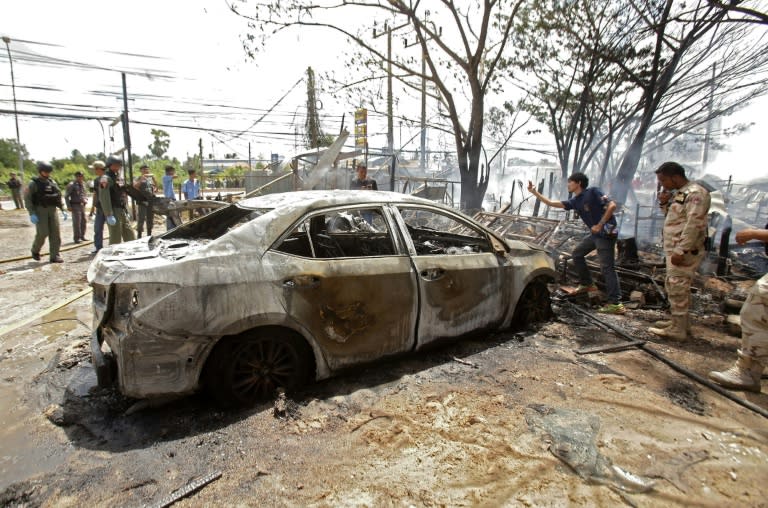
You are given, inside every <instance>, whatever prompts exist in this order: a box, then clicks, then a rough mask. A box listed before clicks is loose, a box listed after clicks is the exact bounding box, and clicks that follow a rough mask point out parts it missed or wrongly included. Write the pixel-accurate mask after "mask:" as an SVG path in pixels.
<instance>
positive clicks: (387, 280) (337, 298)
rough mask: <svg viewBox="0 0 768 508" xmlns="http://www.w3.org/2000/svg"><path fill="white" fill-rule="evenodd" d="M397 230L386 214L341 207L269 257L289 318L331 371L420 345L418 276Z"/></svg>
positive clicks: (308, 223)
mask: <svg viewBox="0 0 768 508" xmlns="http://www.w3.org/2000/svg"><path fill="white" fill-rule="evenodd" d="M392 231H393V229H392V221H391V219H390V218H387V216H386V215H385V214H384V210H383V209H382V208H379V207H371V206H368V207H346V208H335V209H332V210H324V211H321V212H315V213H312V214H309V215H307V216H306V217H304V218H303V219H302V220H301V221H300V222H299V223H298V224H297V225H296V226H295V227H293V228H292V229H291V230H290V231H289V232H288V233H287V234H286V235H284V236H283V237H282V238H281V239H280V240H279V241H278V242H277V243H276V245H275V247H274V248H273V249H271V252H270V253H269V255H270V256H271V257H272V260H271V261H270V265H273V266H274V269H276V270H279V271H280V273H279V280H280V281H282V282H281V283H282V286H283V294H284V298H285V306H286V311H287V314H288V315H289V316H290V317H291V319H293V320H295V321H296V323H297V324H298V325H299V326H301V327H302V328H304V329H305V330H306V331H307V333H308V334H310V335H311V336H312V337H314V339H315V341H316V344H317V345H318V346H319V347H320V349H321V350H322V352H323V354H324V356H325V358H326V361H327V363H328V366H329V367H330V368H331V369H337V368H340V367H345V366H349V365H353V364H356V363H361V362H365V361H368V360H373V359H376V358H380V357H382V356H386V355H390V354H394V353H399V352H403V351H408V350H410V349H412V348H413V347H414V343H415V329H416V313H417V296H416V285H417V284H416V277H415V274H414V273H413V269H412V267H411V262H410V259H409V256H408V254H407V250H406V249H405V247H404V245H403V242H402V240H401V239H400V238H399V237H398V236H397V235H393V234H392ZM274 256H277V257H282V258H283V259H281V260H277V259H274ZM275 280H278V279H277V277H275Z"/></svg>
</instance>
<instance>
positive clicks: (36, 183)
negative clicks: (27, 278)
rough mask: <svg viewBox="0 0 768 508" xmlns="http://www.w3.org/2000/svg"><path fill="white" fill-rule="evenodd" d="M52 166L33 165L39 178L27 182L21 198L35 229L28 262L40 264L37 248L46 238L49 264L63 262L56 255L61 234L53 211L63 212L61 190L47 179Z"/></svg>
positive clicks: (57, 219) (40, 163)
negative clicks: (32, 261) (30, 258)
mask: <svg viewBox="0 0 768 508" xmlns="http://www.w3.org/2000/svg"><path fill="white" fill-rule="evenodd" d="M51 171H53V167H52V166H51V165H50V164H49V163H47V162H44V161H39V162H38V163H37V172H38V174H39V176H38V177H37V178H33V179H32V181H30V182H29V186H28V187H27V192H26V193H25V195H24V204H25V205H26V206H27V211H28V212H29V220H30V221H31V222H32V224H34V225H35V227H36V228H37V233H36V234H35V240H34V241H33V242H32V259H34V260H36V261H40V248H41V247H42V246H43V244H44V243H45V239H46V238H48V247H50V260H51V263H63V262H64V260H63V259H61V256H60V255H59V248H60V247H61V234H60V232H59V214H58V212H57V210H56V208H60V209H61V210H62V212H63V211H64V203H63V202H62V199H61V190H60V189H59V186H58V185H56V182H54V181H53V180H52V179H51Z"/></svg>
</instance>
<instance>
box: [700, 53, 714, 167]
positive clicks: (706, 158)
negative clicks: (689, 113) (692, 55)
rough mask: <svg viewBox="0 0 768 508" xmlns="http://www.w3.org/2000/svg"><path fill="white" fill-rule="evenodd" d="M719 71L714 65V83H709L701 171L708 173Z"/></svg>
mask: <svg viewBox="0 0 768 508" xmlns="http://www.w3.org/2000/svg"><path fill="white" fill-rule="evenodd" d="M716 70H717V63H714V64H712V81H710V83H709V105H708V106H707V113H708V118H707V130H706V132H705V134H704V151H703V153H702V154H701V170H702V172H706V171H707V162H709V143H710V138H711V137H712V109H713V104H712V102H713V101H714V96H715V72H716Z"/></svg>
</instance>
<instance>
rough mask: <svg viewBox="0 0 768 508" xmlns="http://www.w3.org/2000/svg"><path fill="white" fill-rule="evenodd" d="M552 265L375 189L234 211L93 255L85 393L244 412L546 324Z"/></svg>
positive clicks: (266, 199) (433, 209) (461, 221)
mask: <svg viewBox="0 0 768 508" xmlns="http://www.w3.org/2000/svg"><path fill="white" fill-rule="evenodd" d="M554 276H555V272H554V270H553V263H552V260H551V259H550V257H549V256H548V255H547V254H546V253H545V252H543V251H540V250H536V249H534V248H531V247H529V246H527V245H526V244H524V243H522V242H508V241H504V240H502V239H501V238H499V237H498V236H496V235H495V234H494V233H493V232H491V231H489V230H488V229H486V228H484V227H482V226H480V225H478V224H477V223H475V222H474V221H473V220H472V219H470V218H468V217H466V216H465V215H463V214H461V213H459V212H457V211H455V210H453V209H450V208H448V207H445V206H442V205H437V204H434V203H432V202H430V201H427V200H423V199H420V198H416V197H412V196H408V195H404V194H397V193H390V192H375V191H301V192H289V193H283V194H271V195H266V196H262V197H256V198H251V199H246V200H243V201H241V202H239V203H236V204H232V205H230V206H227V207H225V208H220V209H218V210H215V211H213V212H211V213H210V214H208V215H206V216H204V217H200V218H198V219H196V220H194V221H191V222H188V223H186V224H184V225H182V226H180V227H178V228H176V229H173V230H171V231H169V232H167V233H165V234H163V235H160V236H157V237H152V238H150V239H147V238H143V239H139V240H135V241H132V242H128V243H122V244H117V245H112V246H109V247H108V248H104V249H102V250H101V251H100V252H99V254H98V256H97V257H96V259H94V261H93V263H92V264H91V266H90V268H89V270H88V282H89V283H90V285H91V286H92V287H93V309H94V326H93V330H94V331H93V337H92V341H91V347H92V355H93V364H94V366H95V367H96V370H97V375H98V379H99V384H100V385H102V386H104V385H108V384H110V383H114V382H117V384H118V386H119V388H120V390H121V391H122V392H123V393H124V394H125V395H127V396H131V397H137V398H146V397H155V396H164V395H169V394H186V393H191V392H193V391H195V390H197V389H199V388H202V387H204V388H206V389H207V390H209V391H210V392H211V393H212V394H213V395H214V396H215V398H217V399H218V400H219V401H220V402H221V403H223V404H225V405H245V404H249V403H251V402H253V401H256V400H259V399H262V398H265V397H268V396H271V395H273V394H274V392H275V390H276V389H277V388H278V387H283V388H285V389H288V390H290V389H293V388H296V387H298V386H301V385H302V384H305V383H306V382H308V381H311V380H316V379H323V378H327V377H329V376H331V375H333V374H334V373H335V372H337V371H339V370H340V369H344V368H345V367H350V366H352V365H356V364H360V363H363V362H369V361H372V360H376V359H378V358H382V357H385V356H388V355H394V354H399V353H404V352H408V351H414V350H420V349H423V348H425V347H427V346H430V345H432V344H434V343H437V342H438V341H444V340H449V339H455V338H456V337H459V336H462V335H465V334H468V333H470V332H477V331H480V330H489V329H500V328H506V327H510V326H511V325H513V324H516V325H526V324H527V323H528V322H530V321H536V320H543V319H547V318H548V317H549V316H550V314H551V307H550V300H549V291H548V289H547V283H548V282H550V281H551V280H553V279H554Z"/></svg>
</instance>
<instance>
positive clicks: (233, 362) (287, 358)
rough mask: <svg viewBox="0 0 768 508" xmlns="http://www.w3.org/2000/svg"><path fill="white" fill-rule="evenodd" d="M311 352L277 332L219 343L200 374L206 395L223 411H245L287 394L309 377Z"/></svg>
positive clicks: (299, 341)
mask: <svg viewBox="0 0 768 508" xmlns="http://www.w3.org/2000/svg"><path fill="white" fill-rule="evenodd" d="M313 365H314V362H313V361H312V356H311V349H310V348H309V346H308V345H307V343H306V342H305V341H304V339H303V338H301V337H299V336H297V335H296V334H294V333H292V332H290V331H287V330H282V329H277V328H266V329H262V330H258V331H255V332H250V333H248V334H246V335H239V336H237V337H228V338H225V339H222V341H220V342H219V343H218V344H217V345H216V347H215V348H214V350H213V351H212V352H211V355H210V357H209V358H208V361H207V362H206V368H205V372H204V383H205V388H206V390H207V391H208V393H209V394H210V395H211V396H212V397H213V398H214V399H215V400H216V402H218V403H219V404H220V405H222V406H224V407H248V406H252V405H254V404H256V403H258V402H262V401H264V400H269V399H272V398H274V397H275V395H276V393H277V390H278V389H279V388H282V389H284V390H285V391H286V392H291V391H293V390H295V389H297V388H299V387H301V386H304V385H305V384H306V383H307V381H308V380H309V379H310V376H311V375H312V374H313V368H312V366H313Z"/></svg>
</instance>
